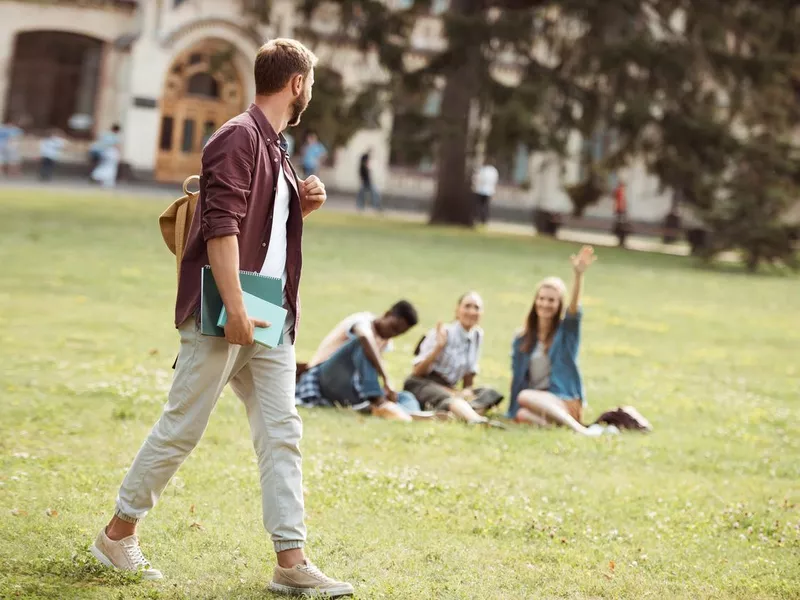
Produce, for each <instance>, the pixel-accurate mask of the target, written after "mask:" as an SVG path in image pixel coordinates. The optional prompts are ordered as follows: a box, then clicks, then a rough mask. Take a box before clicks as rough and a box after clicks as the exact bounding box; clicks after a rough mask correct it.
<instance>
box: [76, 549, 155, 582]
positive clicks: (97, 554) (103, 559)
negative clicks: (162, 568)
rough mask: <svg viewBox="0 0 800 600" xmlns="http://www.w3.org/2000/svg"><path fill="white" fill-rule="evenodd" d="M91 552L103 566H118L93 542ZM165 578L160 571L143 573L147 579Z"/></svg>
mask: <svg viewBox="0 0 800 600" xmlns="http://www.w3.org/2000/svg"><path fill="white" fill-rule="evenodd" d="M89 552H91V553H92V556H94V557H95V558H96V559H97V560H99V561H100V563H101V564H102V565H103V566H106V567H111V568H112V569H116V568H117V567H115V566H114V563H112V562H111V561H110V560H109V559H108V557H107V556H106V555H105V554H103V552H102V551H101V550H100V548H98V547H97V546H95V545H94V544H92V547H91V548H89ZM163 578H164V576H163V575H162V574H161V573H159V574H158V575H146V574H145V573H142V579H144V580H145V581H156V580H157V579H163Z"/></svg>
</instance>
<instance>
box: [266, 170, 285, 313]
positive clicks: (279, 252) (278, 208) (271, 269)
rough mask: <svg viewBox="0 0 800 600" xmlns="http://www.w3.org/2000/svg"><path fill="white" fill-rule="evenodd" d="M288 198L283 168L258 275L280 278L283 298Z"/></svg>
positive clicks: (279, 174) (279, 176) (279, 177)
mask: <svg viewBox="0 0 800 600" xmlns="http://www.w3.org/2000/svg"><path fill="white" fill-rule="evenodd" d="M289 197H290V196H289V183H288V182H287V181H286V177H285V176H284V171H283V167H281V170H280V172H279V173H278V185H277V192H275V207H274V209H273V211H272V232H271V233H270V236H269V248H268V249H267V257H266V258H265V259H264V264H263V265H262V267H261V271H260V273H261V274H262V275H269V276H270V277H276V278H280V280H281V283H282V287H283V290H284V292H283V293H284V296H285V294H286V241H287V240H286V223H287V222H288V221H289ZM284 303H285V301H284Z"/></svg>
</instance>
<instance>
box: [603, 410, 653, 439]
mask: <svg viewBox="0 0 800 600" xmlns="http://www.w3.org/2000/svg"><path fill="white" fill-rule="evenodd" d="M595 423H600V424H601V425H614V426H616V427H617V428H618V429H620V430H623V429H630V430H634V431H642V432H644V433H650V432H651V431H653V426H652V425H651V424H650V421H648V420H647V419H645V418H644V416H643V415H642V413H640V412H639V411H638V410H636V409H635V408H634V407H632V406H620V407H618V408H616V409H614V410H609V411H607V412H604V413H603V414H602V415H600V416H599V417H598V418H597V420H596V421H595Z"/></svg>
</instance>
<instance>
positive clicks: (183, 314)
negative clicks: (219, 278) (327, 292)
mask: <svg viewBox="0 0 800 600" xmlns="http://www.w3.org/2000/svg"><path fill="white" fill-rule="evenodd" d="M284 147H285V141H284V139H283V136H282V135H278V134H277V133H275V129H273V127H272V125H270V124H269V121H267V118H266V117H265V116H264V113H262V112H261V109H259V108H258V107H257V106H256V105H255V104H251V105H250V108H248V109H247V111H246V112H244V113H242V114H240V115H239V116H237V117H234V118H233V119H231V120H230V121H228V122H227V123H225V124H224V125H223V126H222V127H220V128H219V130H217V132H216V133H215V134H214V135H213V136H212V137H211V139H210V140H208V143H207V144H206V146H205V148H203V160H202V170H201V173H200V200H199V201H198V203H197V208H196V210H195V214H194V218H193V219H192V227H191V229H190V230H189V236H188V238H187V240H186V249H185V251H184V254H183V260H182V261H181V276H180V284H179V286H178V298H177V300H176V303H175V326H176V327H178V326H180V324H181V323H183V322H184V321H185V320H186V319H188V318H189V317H191V316H192V315H194V314H196V312H197V310H198V308H199V306H200V272H201V270H202V268H203V267H204V266H205V265H207V264H209V262H208V251H207V249H206V242H207V241H208V240H210V239H213V238H218V237H224V236H227V235H236V236H238V238H239V268H240V269H241V270H242V271H255V272H258V271H260V270H261V266H262V265H263V264H264V259H265V258H266V256H267V249H268V247H269V241H270V240H269V238H270V233H271V231H272V216H273V212H274V211H273V209H274V206H275V194H276V192H277V186H276V182H277V179H276V178H277V175H278V173H279V171H280V166H281V165H283V169H284V172H285V173H286V175H287V179H288V180H289V182H290V184H291V185H290V186H289V187H290V195H291V198H290V200H289V219H288V221H287V223H286V238H287V242H286V301H287V302H288V304H289V306H288V308H290V309H291V310H292V312H293V313H294V315H295V326H294V332H293V334H292V341H294V339H295V337H296V335H297V326H298V324H299V322H300V297H299V288H300V271H301V270H302V266H303V253H302V238H303V213H302V209H301V207H300V196H299V191H298V187H297V176H296V175H295V172H294V169H292V167H291V165H290V164H289V160H288V158H287V156H286V151H285V150H284Z"/></svg>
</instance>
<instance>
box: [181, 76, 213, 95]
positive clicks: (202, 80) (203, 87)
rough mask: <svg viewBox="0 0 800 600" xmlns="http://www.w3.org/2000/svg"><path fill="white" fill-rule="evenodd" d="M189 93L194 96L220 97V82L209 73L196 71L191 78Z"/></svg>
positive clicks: (188, 87)
mask: <svg viewBox="0 0 800 600" xmlns="http://www.w3.org/2000/svg"><path fill="white" fill-rule="evenodd" d="M186 91H187V93H189V94H191V95H193V96H205V97H207V98H219V84H218V83H217V80H216V79H214V78H213V77H212V76H211V75H209V74H208V73H195V74H194V75H192V76H191V77H190V78H189V85H188V86H187V90H186Z"/></svg>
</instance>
